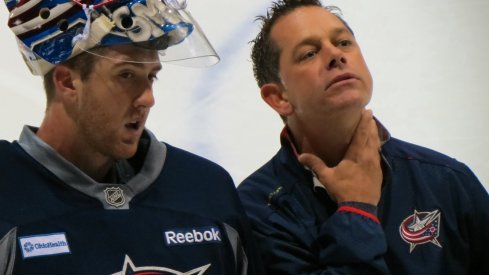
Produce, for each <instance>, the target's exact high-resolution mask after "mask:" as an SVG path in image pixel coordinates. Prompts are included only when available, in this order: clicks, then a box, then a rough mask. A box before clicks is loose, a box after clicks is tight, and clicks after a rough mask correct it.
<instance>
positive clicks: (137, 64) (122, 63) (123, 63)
mask: <svg viewBox="0 0 489 275" xmlns="http://www.w3.org/2000/svg"><path fill="white" fill-rule="evenodd" d="M147 64H148V63H144V62H128V61H122V60H121V61H119V62H115V66H116V67H122V66H127V65H129V66H134V67H137V68H140V69H144V68H145V67H146V65H147ZM154 64H155V66H154V67H152V68H151V71H156V72H159V71H161V69H162V66H161V63H160V62H154Z"/></svg>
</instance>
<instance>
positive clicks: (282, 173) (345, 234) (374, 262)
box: [238, 138, 489, 275]
mask: <svg viewBox="0 0 489 275" xmlns="http://www.w3.org/2000/svg"><path fill="white" fill-rule="evenodd" d="M382 154H383V165H382V167H383V174H384V181H383V187H382V197H381V201H380V203H379V205H378V209H377V210H378V215H377V216H378V218H379V220H380V222H381V224H380V225H379V224H377V223H375V222H373V220H372V219H369V218H367V217H365V216H364V215H360V214H356V213H351V212H343V211H341V212H338V211H336V210H337V205H336V203H334V202H333V201H332V200H331V199H330V198H329V197H328V195H327V193H326V191H325V190H321V188H316V191H314V189H313V183H312V175H311V172H310V171H308V170H306V169H304V168H303V166H302V165H301V164H299V162H298V161H297V158H296V157H295V155H294V153H293V151H292V149H291V148H290V145H288V144H287V143H286V142H283V144H282V148H281V149H280V150H279V151H278V153H277V154H276V155H275V156H274V157H273V158H272V159H271V160H270V161H269V162H267V163H266V164H265V165H264V166H262V167H261V168H260V169H258V170H257V171H256V172H255V173H253V174H252V175H251V176H249V177H248V178H247V179H245V180H244V181H243V183H241V184H240V185H239V187H238V192H239V194H240V197H241V200H242V202H243V204H244V206H245V208H246V211H247V213H248V216H249V217H250V218H251V220H252V226H253V230H254V233H255V236H256V238H257V240H258V241H257V243H258V245H259V249H260V252H261V253H262V259H263V260H264V264H265V266H266V267H267V272H268V274H396V275H397V274H412V275H420V274H489V261H488V260H489V250H488V249H487V248H488V247H489V238H488V237H487V234H488V232H489V196H488V194H487V191H486V190H485V189H484V187H483V186H482V184H481V183H480V182H479V181H478V179H477V178H476V177H475V176H474V174H473V173H472V172H471V171H470V169H469V168H468V167H467V166H465V165H464V164H462V163H460V162H458V161H456V160H454V159H452V158H449V157H447V156H445V155H442V154H440V153H437V152H434V151H432V150H430V149H426V148H423V147H420V146H416V145H413V144H409V143H406V142H403V141H401V140H398V139H395V138H390V140H388V141H387V142H386V143H385V144H384V145H383V147H382ZM401 229H403V230H401ZM406 239H407V240H410V241H411V242H409V241H407V240H406Z"/></svg>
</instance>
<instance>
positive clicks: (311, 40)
mask: <svg viewBox="0 0 489 275" xmlns="http://www.w3.org/2000/svg"><path fill="white" fill-rule="evenodd" d="M344 33H347V34H351V35H352V33H351V32H350V31H349V30H348V29H347V28H346V27H338V28H334V29H333V30H332V31H331V34H332V36H339V35H342V34H344ZM320 43H321V38H320V37H315V36H313V37H306V38H304V39H303V40H301V41H300V42H299V43H298V44H297V45H295V47H294V49H293V52H294V53H295V52H297V50H299V48H300V47H302V46H306V45H318V44H320Z"/></svg>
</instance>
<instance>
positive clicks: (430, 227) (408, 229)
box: [399, 209, 442, 253]
mask: <svg viewBox="0 0 489 275" xmlns="http://www.w3.org/2000/svg"><path fill="white" fill-rule="evenodd" d="M440 215H441V213H440V210H435V211H432V212H418V211H417V210H416V209H415V210H414V214H413V215H411V216H409V217H407V218H406V219H404V221H403V222H402V223H401V226H400V227H399V231H400V233H401V237H402V239H403V240H404V241H405V242H407V243H408V244H409V245H410V248H409V253H411V252H413V250H414V248H416V246H418V245H421V244H426V243H432V244H434V245H436V246H438V247H442V246H441V244H440V242H438V236H439V234H440Z"/></svg>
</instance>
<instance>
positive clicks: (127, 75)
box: [119, 72, 134, 79]
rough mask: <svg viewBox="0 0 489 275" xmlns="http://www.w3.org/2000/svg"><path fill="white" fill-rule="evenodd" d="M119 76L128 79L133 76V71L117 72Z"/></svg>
mask: <svg viewBox="0 0 489 275" xmlns="http://www.w3.org/2000/svg"><path fill="white" fill-rule="evenodd" d="M119 76H120V77H122V78H126V79H129V78H134V73H133V72H122V73H120V74H119Z"/></svg>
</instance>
